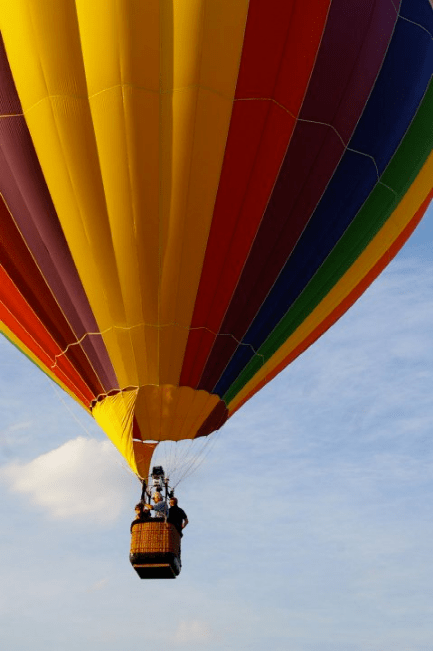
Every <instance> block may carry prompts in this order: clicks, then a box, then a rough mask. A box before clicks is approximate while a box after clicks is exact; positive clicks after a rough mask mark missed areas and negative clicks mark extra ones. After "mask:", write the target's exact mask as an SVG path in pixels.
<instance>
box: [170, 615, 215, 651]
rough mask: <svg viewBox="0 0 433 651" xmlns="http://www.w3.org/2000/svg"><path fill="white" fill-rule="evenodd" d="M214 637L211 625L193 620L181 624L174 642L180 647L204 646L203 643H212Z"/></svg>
mask: <svg viewBox="0 0 433 651" xmlns="http://www.w3.org/2000/svg"><path fill="white" fill-rule="evenodd" d="M212 637H213V635H212V630H211V628H210V626H209V624H207V623H206V622H204V621H201V620H198V619H192V620H190V621H183V622H180V624H179V626H178V628H177V630H176V632H175V634H174V637H173V642H174V643H175V644H180V645H190V644H203V642H210V641H211V639H212Z"/></svg>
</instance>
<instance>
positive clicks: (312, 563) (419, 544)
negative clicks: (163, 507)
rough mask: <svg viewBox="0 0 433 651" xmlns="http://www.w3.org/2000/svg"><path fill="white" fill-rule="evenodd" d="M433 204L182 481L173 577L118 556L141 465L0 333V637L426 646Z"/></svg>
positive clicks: (352, 649)
mask: <svg viewBox="0 0 433 651" xmlns="http://www.w3.org/2000/svg"><path fill="white" fill-rule="evenodd" d="M432 234H433V210H432V208H430V210H429V213H428V214H427V215H426V217H425V218H424V221H423V222H422V223H421V225H420V227H419V228H418V230H417V232H416V233H415V234H414V235H413V237H412V239H411V240H410V242H409V243H408V244H407V245H406V247H405V249H403V251H402V252H401V253H400V254H399V256H397V258H396V259H395V260H394V261H393V262H392V264H391V265H390V266H389V267H388V268H387V270H386V271H385V272H384V273H383V274H382V276H381V277H380V278H379V279H378V280H377V281H376V282H375V283H374V284H373V285H372V287H371V288H370V289H369V290H368V291H367V292H366V293H365V294H364V296H363V297H362V298H361V299H360V300H359V301H358V303H357V304H356V305H355V306H354V307H353V308H352V310H350V312H349V313H348V314H347V315H345V316H344V317H343V318H342V319H341V320H340V321H339V322H338V323H337V324H336V325H335V326H334V327H333V328H332V329H331V330H330V331H329V332H328V333H327V334H326V335H324V336H323V337H322V338H321V340H320V341H319V342H317V343H316V344H315V345H314V346H313V347H312V348H310V349H309V350H308V351H307V352H306V353H305V354H304V355H303V356H302V357H301V358H300V359H298V360H296V361H295V362H294V363H293V364H292V365H291V366H290V367H289V368H288V369H286V371H284V372H283V373H282V374H281V375H280V376H279V377H278V378H276V380H274V382H272V383H271V384H270V385H268V386H267V387H265V388H264V389H263V390H262V391H261V392H260V394H259V395H258V396H256V397H255V398H254V399H252V400H251V401H250V402H249V403H248V405H246V406H245V407H244V408H243V409H242V410H241V411H240V412H238V414H236V415H235V416H234V417H233V418H232V419H231V420H230V421H229V423H227V425H226V426H225V427H224V428H223V430H222V431H221V432H219V433H218V434H217V435H216V436H215V442H214V444H212V445H210V446H209V447H211V448H212V449H211V450H209V454H208V456H207V458H206V460H205V461H204V463H203V464H202V465H201V466H199V468H198V470H197V471H196V473H195V474H194V475H192V476H191V477H189V478H188V479H186V480H185V481H184V482H182V483H181V484H180V485H179V488H178V496H179V502H180V505H181V506H182V507H183V508H184V509H185V510H186V511H187V513H188V516H189V519H190V525H189V526H188V528H187V530H186V532H185V536H184V539H183V552H182V554H183V569H182V573H181V575H180V577H179V578H178V579H177V580H176V581H165V582H164V581H153V582H145V581H140V580H139V579H138V577H137V576H136V575H135V573H134V572H133V570H132V569H131V567H130V565H129V561H128V547H129V523H130V521H131V520H132V518H133V506H134V504H135V502H136V501H137V499H138V495H139V490H138V483H137V481H136V479H135V478H134V477H133V476H132V475H131V474H130V473H129V472H128V470H127V469H126V468H125V466H124V464H123V463H122V460H121V459H120V457H118V456H117V453H116V451H115V450H114V448H113V447H112V446H111V443H110V442H109V441H107V440H106V439H105V438H104V435H103V434H102V432H101V431H100V430H99V428H98V427H97V426H96V424H95V423H94V422H93V421H92V420H91V419H90V418H88V417H87V416H86V414H85V413H84V412H81V411H80V409H79V408H78V406H77V405H75V403H73V401H72V400H70V399H69V398H68V396H65V395H64V394H61V392H59V390H58V389H57V388H54V386H53V385H52V384H51V383H50V382H49V381H48V380H47V378H45V376H44V375H43V374H41V373H40V372H38V371H37V369H36V368H35V367H34V366H33V365H32V364H31V363H29V362H28V360H27V359H25V358H24V357H23V356H22V355H20V354H19V353H18V352H17V351H16V350H15V349H14V348H13V347H12V346H11V345H10V344H9V343H8V342H7V341H5V340H3V339H0V385H1V391H0V409H1V420H0V519H1V522H2V535H1V536H0V642H1V648H3V649H7V650H8V651H22V650H23V649H28V648H30V647H31V648H32V650H33V651H54V650H56V651H57V650H58V649H61V650H62V651H77V650H80V651H81V649H82V648H86V649H89V650H91V651H102V650H104V651H123V650H124V649H126V648H132V646H133V645H134V644H137V645H140V648H149V647H150V646H151V645H155V646H156V645H157V646H158V647H161V646H162V647H163V648H165V649H173V650H175V651H178V650H179V651H181V650H184V649H193V650H195V649H197V651H201V650H203V651H217V650H220V649H228V650H231V649H233V650H234V649H236V650H237V649H239V650H242V651H243V650H248V651H263V649H266V648H269V649H272V650H273V651H288V650H289V651H426V650H427V649H430V648H431V644H432V642H431V641H432V639H433V592H432V588H431V586H432V585H433V569H432V560H431V541H432V539H433V518H432V514H433V513H432V512H433V499H432V496H433V472H432V470H433V437H432V423H433V402H432V399H431V395H432V390H431V387H432V385H433V329H432V323H433V273H432V271H433V247H432Z"/></svg>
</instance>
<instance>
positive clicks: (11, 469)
mask: <svg viewBox="0 0 433 651" xmlns="http://www.w3.org/2000/svg"><path fill="white" fill-rule="evenodd" d="M123 472H124V471H123V469H122V467H121V466H120V465H119V463H118V459H117V450H115V448H114V447H113V445H112V444H111V443H110V442H109V441H97V440H96V439H87V438H84V437H82V436H79V437H78V438H76V439H73V440H70V441H67V443H64V444H63V445H61V446H60V447H58V448H56V449H54V450H51V451H50V452H47V453H46V454H42V455H40V456H39V457H37V458H36V459H33V460H32V461H30V462H28V463H22V462H19V461H14V462H11V463H9V464H7V465H6V466H4V467H3V468H1V469H0V479H1V480H3V481H4V482H6V483H7V485H8V487H9V489H10V490H12V491H14V492H17V493H21V494H22V495H24V496H26V497H27V498H28V499H29V500H30V502H31V503H32V504H34V505H36V506H38V507H40V508H42V509H43V510H44V511H45V512H46V514H47V515H48V516H50V517H52V518H54V519H66V518H68V519H71V518H74V519H84V520H88V519H91V520H92V521H95V520H96V521H97V522H99V523H101V524H109V523H111V522H113V521H115V520H116V519H117V518H118V516H119V514H120V513H121V511H122V509H123V508H124V506H125V499H126V491H122V490H120V491H119V485H120V486H121V485H122V481H121V475H122V474H123ZM119 480H120V481H119Z"/></svg>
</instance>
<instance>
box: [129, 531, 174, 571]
mask: <svg viewBox="0 0 433 651" xmlns="http://www.w3.org/2000/svg"><path fill="white" fill-rule="evenodd" d="M129 558H130V561H131V564H132V566H133V567H134V569H135V570H136V572H137V574H138V575H139V576H140V578H142V579H171V578H175V577H176V576H178V574H179V572H180V567H181V565H180V535H179V532H178V531H177V530H176V529H175V528H174V527H173V525H172V524H169V523H168V522H164V520H149V521H147V522H141V523H138V524H136V525H134V527H133V528H132V534H131V552H130V556H129Z"/></svg>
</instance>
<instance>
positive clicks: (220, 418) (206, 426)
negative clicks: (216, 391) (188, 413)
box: [194, 400, 229, 439]
mask: <svg viewBox="0 0 433 651" xmlns="http://www.w3.org/2000/svg"><path fill="white" fill-rule="evenodd" d="M228 417H229V412H228V409H227V407H226V405H225V403H224V402H223V401H222V400H220V401H219V402H218V404H217V405H216V406H215V407H214V408H213V409H212V411H211V413H210V414H209V416H208V417H207V418H206V420H205V421H204V423H203V425H202V426H201V427H200V429H199V430H198V431H197V434H196V435H195V437H194V438H196V439H198V438H199V437H200V436H208V434H211V433H212V432H215V430H217V429H219V428H220V427H222V426H223V425H224V423H225V422H226V420H227V418H228Z"/></svg>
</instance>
